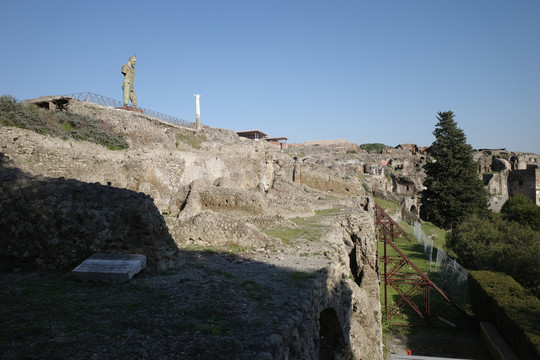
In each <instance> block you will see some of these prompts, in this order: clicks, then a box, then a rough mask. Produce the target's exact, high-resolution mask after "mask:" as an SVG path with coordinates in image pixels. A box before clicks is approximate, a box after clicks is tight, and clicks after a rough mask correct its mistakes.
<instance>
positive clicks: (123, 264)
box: [72, 254, 146, 283]
mask: <svg viewBox="0 0 540 360" xmlns="http://www.w3.org/2000/svg"><path fill="white" fill-rule="evenodd" d="M145 267H146V256H145V255H142V254H94V255H92V256H90V257H89V258H88V259H86V260H84V261H83V262H82V263H81V264H80V265H79V266H77V267H76V268H75V269H73V271H72V274H73V276H74V277H75V278H77V279H80V280H85V281H100V282H109V283H117V282H127V281H129V280H131V278H132V277H133V276H134V275H135V274H137V273H139V272H140V271H141V270H142V269H144V268H145Z"/></svg>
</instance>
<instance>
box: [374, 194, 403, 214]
mask: <svg viewBox="0 0 540 360" xmlns="http://www.w3.org/2000/svg"><path fill="white" fill-rule="evenodd" d="M373 200H375V204H377V205H379V206H380V207H382V208H383V209H384V211H386V212H387V213H388V214H393V213H395V212H397V211H399V210H400V208H401V206H400V205H399V204H397V203H395V202H392V201H388V200H385V199H382V198H378V197H373Z"/></svg>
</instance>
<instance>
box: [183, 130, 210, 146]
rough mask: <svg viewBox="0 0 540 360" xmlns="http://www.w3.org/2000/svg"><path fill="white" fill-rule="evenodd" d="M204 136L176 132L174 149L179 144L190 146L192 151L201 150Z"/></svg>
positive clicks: (204, 139)
mask: <svg viewBox="0 0 540 360" xmlns="http://www.w3.org/2000/svg"><path fill="white" fill-rule="evenodd" d="M206 140H207V139H206V136H204V135H202V134H199V133H192V132H177V133H176V147H178V146H179V145H180V143H183V144H187V145H189V146H191V147H192V148H194V149H198V150H200V149H201V144H202V143H203V142H204V141H206Z"/></svg>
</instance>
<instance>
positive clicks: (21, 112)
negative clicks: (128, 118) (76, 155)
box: [0, 95, 129, 150]
mask: <svg viewBox="0 0 540 360" xmlns="http://www.w3.org/2000/svg"><path fill="white" fill-rule="evenodd" d="M0 125H1V126H13V127H18V128H21V129H27V130H32V131H35V132H37V133H38V134H42V135H51V136H55V137H60V138H62V139H68V138H69V139H74V140H83V141H89V142H92V143H95V144H99V145H102V146H105V147H107V149H109V150H122V149H127V148H128V147H129V144H128V143H127V140H126V139H125V136H124V134H120V133H114V132H111V131H110V130H107V129H106V128H105V127H104V125H103V124H102V123H101V122H99V121H98V120H97V119H95V118H92V117H90V116H86V115H77V114H73V113H71V112H68V111H50V110H46V109H42V108H39V107H37V106H35V105H25V104H23V103H21V102H18V101H17V100H16V99H15V98H13V97H12V96H8V95H3V96H0Z"/></svg>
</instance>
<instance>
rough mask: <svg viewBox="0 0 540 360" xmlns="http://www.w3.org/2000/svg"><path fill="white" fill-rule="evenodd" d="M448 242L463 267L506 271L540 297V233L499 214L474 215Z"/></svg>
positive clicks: (462, 224) (454, 231) (453, 233)
mask: <svg viewBox="0 0 540 360" xmlns="http://www.w3.org/2000/svg"><path fill="white" fill-rule="evenodd" d="M446 245H447V248H448V249H449V250H451V251H452V252H453V253H454V254H456V256H457V260H458V261H459V262H460V263H461V264H462V265H463V266H465V267H467V268H469V269H473V270H493V271H500V272H504V273H506V274H508V275H510V276H512V277H513V278H514V279H516V280H517V281H518V282H519V283H520V284H522V285H523V286H525V287H526V288H528V289H529V290H531V291H532V292H533V293H534V294H535V295H537V296H540V232H538V231H535V230H532V229H531V228H530V227H528V226H523V225H520V224H518V223H516V222H509V221H504V220H502V219H501V217H500V216H498V215H497V214H492V215H491V216H490V217H489V218H486V219H483V218H479V217H476V216H472V217H470V218H469V219H467V220H465V221H463V222H462V223H461V224H460V225H458V226H457V227H456V228H455V229H453V230H452V232H450V234H449V236H448V238H447V243H446Z"/></svg>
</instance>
